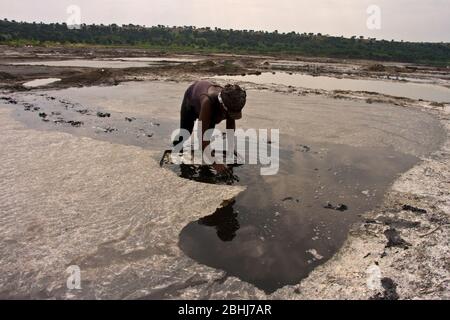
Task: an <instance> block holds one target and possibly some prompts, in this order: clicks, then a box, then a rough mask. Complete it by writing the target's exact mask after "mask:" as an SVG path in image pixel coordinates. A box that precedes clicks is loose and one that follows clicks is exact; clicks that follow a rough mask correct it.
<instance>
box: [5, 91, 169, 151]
mask: <svg viewBox="0 0 450 320" xmlns="http://www.w3.org/2000/svg"><path fill="white" fill-rule="evenodd" d="M0 101H2V102H3V103H5V104H6V105H9V106H10V107H11V108H13V110H14V112H13V116H14V118H15V119H17V120H19V121H22V122H24V123H25V124H26V125H27V126H28V127H30V128H33V129H38V130H56V131H63V132H68V133H71V134H74V135H77V136H83V137H93V138H95V139H99V140H103V141H108V142H115V143H121V144H126V145H134V146H139V147H143V148H152V149H153V148H158V149H159V148H165V147H167V146H168V145H169V139H168V137H170V134H171V133H172V131H173V130H174V129H175V128H176V123H174V122H167V121H163V120H160V119H156V118H153V117H151V116H148V117H145V116H142V115H134V114H125V113H122V112H106V111H104V110H101V109H100V108H98V107H96V106H86V105H81V104H79V103H77V102H72V101H69V100H68V99H62V98H60V97H58V96H53V95H50V94H47V93H40V94H21V95H18V96H16V97H11V96H9V95H3V96H0Z"/></svg>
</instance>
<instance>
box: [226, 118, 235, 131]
mask: <svg viewBox="0 0 450 320" xmlns="http://www.w3.org/2000/svg"><path fill="white" fill-rule="evenodd" d="M227 130H233V131H234V130H236V120H234V119H229V118H227Z"/></svg>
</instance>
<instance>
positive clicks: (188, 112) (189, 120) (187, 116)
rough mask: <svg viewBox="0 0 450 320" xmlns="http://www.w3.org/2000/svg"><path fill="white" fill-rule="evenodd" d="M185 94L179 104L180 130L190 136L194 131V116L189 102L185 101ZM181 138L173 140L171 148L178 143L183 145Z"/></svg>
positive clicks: (180, 136)
mask: <svg viewBox="0 0 450 320" xmlns="http://www.w3.org/2000/svg"><path fill="white" fill-rule="evenodd" d="M186 96H187V92H186V94H185V95H184V98H183V102H182V104H181V111H180V130H187V131H188V132H189V133H190V134H192V131H193V130H194V125H195V120H196V116H195V114H194V112H193V111H192V109H191V107H190V106H189V101H188V99H187V97H186ZM183 142H184V141H183V137H182V135H179V136H178V137H177V138H175V140H174V141H173V146H174V147H175V146H177V145H178V144H180V143H183Z"/></svg>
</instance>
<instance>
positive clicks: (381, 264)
mask: <svg viewBox="0 0 450 320" xmlns="http://www.w3.org/2000/svg"><path fill="white" fill-rule="evenodd" d="M39 50H40V49H36V50H31V52H28V53H27V56H26V57H24V56H14V55H9V56H8V59H10V61H19V60H21V61H24V60H26V59H32V60H35V59H36V57H39V54H42V53H44V52H41V51H39ZM46 50H49V52H45V53H49V54H52V56H51V58H52V60H54V58H55V57H54V56H53V54H55V53H54V52H51V51H50V49H45V50H43V51H46ZM36 51H38V52H36ZM64 54H67V53H64ZM110 54H111V53H110V52H105V53H102V54H100V57H105V58H107V57H109V55H110ZM127 54H129V55H130V56H133V55H136V56H140V55H142V52H141V51H139V52H136V53H134V52H133V53H129V52H127ZM80 55H84V56H86V55H85V54H84V53H83V52H80V51H78V52H76V51H75V52H71V53H70V56H66V58H72V57H75V56H77V57H79V56H80ZM41 57H42V56H41ZM41 57H39V59H40V58H41ZM211 58H213V59H211ZM45 59H49V58H48V57H46V58H45ZM226 59H228V57H226ZM233 59H234V61H233V62H232V63H231V64H229V63H224V61H225V57H223V56H222V57H216V56H214V57H206V59H205V60H206V61H200V62H197V63H194V64H192V63H187V64H185V65H184V64H183V65H179V66H169V67H157V68H154V67H152V68H131V69H119V70H115V69H106V70H105V69H104V70H101V69H100V70H95V69H94V70H93V69H90V68H70V67H40V66H33V67H26V68H25V67H23V66H9V65H1V66H0V72H2V73H0V75H1V76H2V78H1V79H0V82H1V85H2V89H3V96H4V97H7V98H11V94H13V92H18V91H19V92H25V91H28V92H29V93H31V94H32V95H33V93H34V92H35V91H37V90H42V89H33V90H29V89H26V88H24V87H23V86H22V85H21V84H22V82H24V81H26V80H33V79H36V78H45V77H58V78H62V81H61V82H59V83H55V84H51V85H49V86H47V87H45V89H46V90H47V89H55V90H60V89H64V88H71V87H84V86H98V85H109V86H111V85H118V84H120V83H122V82H124V81H129V80H134V81H144V80H145V81H149V80H157V81H165V82H168V83H171V82H185V81H191V80H193V79H195V78H198V77H212V76H215V75H218V74H219V75H220V74H236V75H239V74H243V73H247V74H248V73H252V72H253V73H257V72H261V71H264V70H265V69H267V68H270V69H272V68H274V67H273V66H271V65H270V64H269V65H267V64H265V62H266V61H267V59H268V57H260V58H238V59H237V60H235V58H233ZM211 60H212V61H213V63H211V62H210V61H211ZM316 62H317V61H308V63H310V64H311V63H316ZM328 62H330V61H327V63H328ZM334 62H335V61H333V63H334ZM320 63H321V64H322V63H323V61H321V62H320ZM363 63H364V64H365V63H366V62H361V65H359V67H360V70H359V71H358V72H356V71H355V72H354V74H352V73H351V72H349V70H348V69H346V68H341V69H340V70H341V71H336V70H338V69H339V67H340V66H339V65H331V66H328V67H323V66H322V68H324V69H320V68H319V69H317V68H316V67H314V68H312V69H311V67H305V66H301V67H295V68H297V69H295V68H294V70H293V72H296V71H299V72H305V73H308V72H310V73H311V74H313V73H316V72H317V70H322V71H319V72H320V74H321V75H333V74H334V76H336V75H337V74H338V76H343V77H347V76H348V77H357V78H358V77H359V78H377V77H382V76H385V75H386V74H392V73H394V74H396V75H399V74H400V76H404V75H405V74H408V75H410V76H411V75H412V76H413V77H417V78H422V79H425V78H426V79H430V78H433V79H434V80H433V81H435V82H436V83H442V81H444V82H445V81H447V80H448V79H447V78H446V76H445V70H441V69H439V68H431V69H430V68H428V67H427V68H424V69H420V68H417V69H413V68H412V67H411V66H400V67H398V66H387V67H384V69H383V70H381V69H380V67H377V68H375V67H373V68H372V67H370V66H369V67H368V66H367V65H364V67H363V66H362V64H363ZM283 68H284V67H281V68H278V69H276V70H277V71H279V70H283ZM308 68H309V69H308ZM367 69H369V70H368V71H367ZM289 70H292V69H289ZM308 70H309V71H308ZM342 70H344V71H342ZM361 70H365V71H364V72H362V71H361ZM344 74H345V75H344ZM244 84H245V86H246V87H247V88H249V89H252V90H256V91H261V92H269V93H270V92H272V93H277V94H283V95H288V96H301V97H303V96H324V97H326V98H331V99H336V100H337V101H357V102H364V103H367V104H369V105H373V106H375V107H376V106H377V105H381V104H391V105H396V106H397V107H398V106H401V107H404V108H413V109H418V110H420V111H421V112H425V113H428V114H430V115H432V116H433V117H434V118H437V119H439V121H440V123H441V125H442V127H443V128H444V130H445V132H446V138H445V139H446V140H445V142H443V144H442V146H441V147H440V149H439V150H438V151H435V152H433V153H432V154H431V155H425V154H424V155H423V156H422V157H421V162H420V163H419V164H418V165H417V166H415V167H414V168H412V169H411V170H409V171H408V172H406V173H404V174H403V175H402V176H401V177H400V178H399V179H397V180H396V181H395V182H394V184H393V185H392V187H391V188H390V189H389V190H388V192H387V193H386V194H385V196H384V200H383V203H382V205H381V206H380V207H379V208H377V209H375V210H373V211H372V212H370V213H368V214H365V215H364V217H363V221H362V222H361V223H357V224H356V225H355V226H354V227H352V229H351V231H350V233H349V237H348V239H347V240H346V242H345V244H344V246H343V247H342V248H341V249H340V250H339V252H338V253H337V254H336V255H334V257H333V258H331V260H330V261H328V262H327V263H325V264H323V265H321V266H319V267H317V268H315V269H314V271H312V273H311V274H310V275H309V276H308V277H307V278H306V279H304V280H302V281H301V282H300V283H299V284H298V285H295V286H287V287H284V288H282V289H280V290H278V291H276V292H275V293H273V294H271V295H265V294H262V293H253V294H251V295H247V297H250V298H257V299H396V298H400V299H414V298H419V299H448V298H450V296H449V292H450V289H449V285H450V284H449V274H450V270H449V268H448V265H450V264H449V262H450V261H449V260H448V259H449V256H450V255H449V248H448V243H449V242H450V241H449V240H450V237H449V231H448V226H449V223H450V220H449V214H450V193H449V191H448V190H450V182H449V181H450V172H449V168H450V162H449V161H450V145H449V144H450V123H449V122H450V106H449V105H445V104H439V103H431V102H427V101H417V100H412V99H406V98H399V97H390V96H383V95H380V94H373V93H367V92H351V91H339V92H336V91H335V92H327V91H324V90H309V89H304V88H296V87H292V86H282V85H256V84H250V83H244ZM48 97H52V96H51V95H48V96H47V97H42V98H43V99H45V100H53V99H51V98H48ZM47 98H48V99H47ZM4 101H6V102H8V101H7V100H4ZM50 102H51V101H50ZM9 103H10V104H14V103H11V101H9ZM22 103H23V102H22ZM25 103H30V102H25ZM36 105H39V103H36ZM80 107H82V106H80ZM30 108H32V106H30ZM75 109H76V110H77V111H82V110H84V109H83V108H78V107H77V108H75ZM78 109H79V110H78ZM49 110H50V109H49ZM29 111H30V112H25V113H24V114H29V115H31V114H32V117H31V116H30V119H28V120H26V119H25V121H24V120H23V119H22V121H24V122H25V123H27V121H28V126H32V127H33V125H32V124H33V123H35V122H36V121H39V124H40V125H45V121H42V119H46V118H49V121H53V120H58V119H57V117H58V115H57V114H55V115H53V116H54V118H55V119H53V118H51V117H50V115H51V110H50V112H47V113H46V115H45V116H40V115H39V113H42V110H34V111H35V112H33V110H29ZM39 111H40V112H39ZM53 112H57V111H56V110H54V111H53ZM91 112H94V114H93V115H91V116H93V117H94V118H95V123H97V122H98V121H101V122H105V125H103V126H100V127H101V128H103V129H105V130H106V129H108V128H117V127H119V129H121V130H130V128H129V127H128V125H129V123H133V125H135V124H136V122H135V121H136V120H134V119H133V116H134V114H120V115H119V116H118V118H117V119H115V118H114V116H113V117H112V118H111V117H107V116H102V115H105V114H106V113H108V112H109V111H108V110H97V109H95V110H91ZM97 112H101V113H102V112H103V113H102V114H101V115H100V116H99V115H98V114H97ZM78 113H79V112H78ZM86 113H89V110H87V111H86ZM80 115H83V114H82V113H80ZM16 116H17V115H16ZM119 118H120V119H119ZM127 119H131V121H129V120H127ZM64 121H75V122H73V123H68V122H67V123H65V124H64V125H66V126H67V129H68V131H66V130H64V131H66V132H69V133H70V130H72V128H71V127H75V128H76V127H77V126H76V124H77V122H76V121H81V120H78V119H75V118H73V117H71V118H70V119H68V118H67V119H64ZM109 121H112V122H109ZM119 121H120V122H119ZM139 121H144V122H143V123H142V124H140V125H141V127H145V128H149V124H150V123H160V122H161V121H159V120H158V119H151V118H149V119H143V120H139ZM117 123H120V125H117ZM122 125H123V128H122V127H120V126H122ZM90 127H92V126H90ZM162 127H167V126H166V125H163V126H162ZM136 128H137V127H136ZM39 129H43V130H47V129H45V128H39ZM154 129H155V130H153V131H154V132H153V131H152V132H143V133H142V135H143V136H142V137H141V138H139V139H143V138H145V139H150V140H151V139H152V137H155V138H157V137H160V136H164V135H165V132H160V133H158V132H157V131H158V130H159V129H158V126H155V128H154ZM96 130H99V129H98V128H97V129H96ZM133 130H134V129H133ZM136 130H137V131H136V132H134V133H133V135H136V136H139V135H140V132H138V131H139V128H137V129H136ZM57 131H59V130H57ZM155 132H156V136H153V135H154V134H155ZM100 134H105V137H107V136H108V135H107V134H114V132H106V131H105V132H102V133H100ZM90 135H91V134H89V135H88V136H90ZM150 135H152V136H150ZM144 136H146V137H144ZM105 140H106V141H108V138H106V139H105ZM154 140H156V139H154ZM129 142H130V141H129V140H127V141H123V143H124V144H129ZM143 143H145V144H146V143H147V140H146V142H143ZM151 143H153V142H151ZM132 145H136V146H141V147H142V145H139V143H132ZM158 147H159V146H158ZM424 182H426V183H424ZM212 212H213V211H211V212H210V213H212ZM374 270H375V271H374ZM374 272H375V276H377V275H378V274H381V279H380V281H375V282H376V285H375V287H368V285H367V281H368V278H370V277H371V276H373V273H374ZM371 273H372V274H371ZM227 281H228V280H227V279H225V280H224V282H227ZM232 282H233V283H234V285H236V281H235V280H234V279H233V280H232ZM237 283H239V281H237ZM188 287H189V286H188ZM238 287H239V286H238ZM190 289H192V288H190ZM182 291H183V290H182ZM244 291H245V290H244ZM203 294H204V292H202V291H201V290H200V291H198V292H196V290H192V291H189V293H188V292H187V291H185V293H184V294H180V293H179V292H178V295H177V293H174V295H173V296H171V295H169V296H163V297H166V298H167V297H173V298H176V297H188V298H205V296H204V295H203ZM144 296H145V295H144ZM151 296H152V295H149V296H148V298H151ZM80 297H82V296H80ZM208 297H209V298H214V297H216V298H222V297H223V296H221V295H215V293H214V291H212V292H211V291H210V293H209V296H208Z"/></svg>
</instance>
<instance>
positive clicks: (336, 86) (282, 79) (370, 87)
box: [217, 72, 450, 103]
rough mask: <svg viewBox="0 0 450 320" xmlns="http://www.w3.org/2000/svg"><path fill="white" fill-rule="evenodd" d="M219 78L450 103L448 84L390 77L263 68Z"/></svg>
mask: <svg viewBox="0 0 450 320" xmlns="http://www.w3.org/2000/svg"><path fill="white" fill-rule="evenodd" d="M217 78H218V79H225V80H230V81H246V82H253V83H257V84H267V83H273V84H278V85H284V86H294V87H303V88H309V89H320V90H329V91H333V90H350V91H368V92H377V93H381V94H385V95H390V96H395V97H406V98H410V99H416V100H418V99H422V100H427V101H435V102H441V103H442V102H444V103H445V102H447V103H450V88H447V87H444V86H438V85H432V84H418V83H406V81H405V82H404V83H402V82H399V81H389V80H363V79H359V80H356V79H339V78H333V77H325V76H311V75H307V74H298V73H295V74H293V73H287V72H274V73H272V72H264V73H262V74H261V75H246V76H219V77H217Z"/></svg>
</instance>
